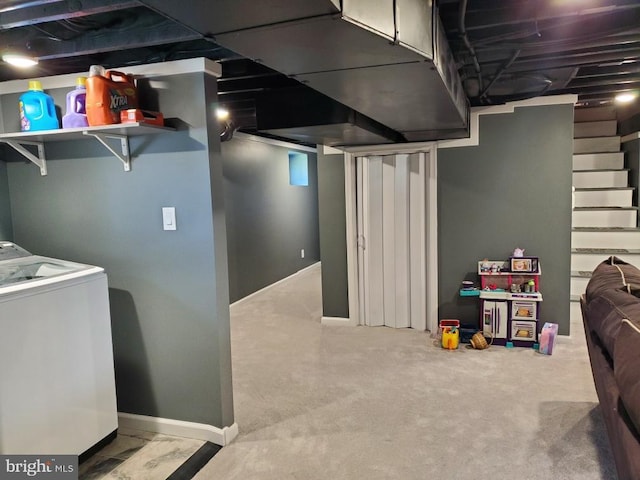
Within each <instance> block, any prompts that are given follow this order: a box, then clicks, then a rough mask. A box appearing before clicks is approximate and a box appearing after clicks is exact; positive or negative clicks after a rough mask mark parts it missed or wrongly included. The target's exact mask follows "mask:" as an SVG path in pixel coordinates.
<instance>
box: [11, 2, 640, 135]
mask: <svg viewBox="0 0 640 480" xmlns="http://www.w3.org/2000/svg"><path fill="white" fill-rule="evenodd" d="M332 1H334V0H332ZM427 1H429V0H425V2H427ZM159 3H160V4H161V3H162V2H158V1H157V0H155V1H144V0H141V1H134V0H130V1H125V0H104V1H98V0H70V1H60V0H24V1H20V0H0V47H4V48H8V47H19V48H28V49H30V50H31V51H32V52H33V53H34V54H35V55H36V56H38V57H39V59H40V63H39V65H38V66H37V67H34V68H33V69H32V70H29V71H19V70H16V69H15V68H13V67H11V66H9V65H6V64H2V63H1V62H0V81H4V80H10V79H17V78H31V77H39V76H48V75H55V74H61V73H72V72H80V71H88V69H89V66H90V65H92V64H101V65H103V66H105V67H107V68H113V67H126V66H127V65H136V64H144V63H153V62H159V61H168V60H178V59H184V58H190V57H207V58H210V59H212V60H218V61H220V62H221V64H222V73H223V74H222V78H221V79H220V80H219V91H220V100H221V103H222V104H224V105H226V106H228V107H229V108H230V110H231V111H232V115H233V117H234V121H235V123H236V125H237V126H238V127H239V128H240V129H242V130H244V131H248V132H252V131H255V129H256V99H257V98H258V97H259V96H263V98H264V96H268V95H270V94H275V95H278V94H279V93H281V92H282V91H284V90H283V89H290V88H292V87H293V88H302V89H304V88H308V87H305V86H304V85H302V84H301V83H300V82H298V81H297V80H296V79H294V78H290V77H288V76H286V75H284V74H281V73H279V72H277V71H275V70H273V69H271V68H268V67H266V66H264V65H262V64H261V63H259V62H256V61H253V60H250V59H247V58H243V57H242V56H240V55H238V54H236V53H234V52H233V51H231V50H229V49H227V48H224V47H222V46H221V45H219V44H218V43H216V38H215V37H214V36H213V35H210V34H207V33H202V29H198V28H195V27H194V26H193V25H190V24H188V23H186V22H178V21H175V20H173V19H172V18H169V16H168V15H166V13H161V12H163V11H164V10H163V9H161V8H158V7H157V5H158V4H159ZM169 3H172V4H174V5H175V4H177V3H174V1H173V0H170V1H169ZM254 3H255V4H256V5H260V4H262V5H267V4H268V3H269V2H266V3H265V2H264V1H262V2H254ZM271 3H273V2H271ZM280 3H283V2H280ZM284 3H286V2H284ZM334 3H336V4H338V5H339V4H340V2H339V1H338V0H335V1H334ZM226 4H227V7H226V8H229V7H228V5H229V2H226ZM289 4H290V5H294V4H295V0H292V1H291V2H289ZM436 4H437V6H438V7H439V12H440V18H441V19H442V23H443V25H444V29H445V32H446V35H447V39H448V42H449V45H450V47H451V50H452V52H453V55H454V58H455V61H456V63H457V65H456V66H457V68H458V72H459V74H460V77H461V79H462V83H463V86H464V91H465V93H466V95H467V97H468V100H469V103H470V104H471V105H472V106H473V105H490V104H499V103H504V102H506V101H513V100H520V99H525V98H531V97H535V96H540V95H557V94H565V93H573V94H578V95H579V101H580V102H581V103H583V104H588V105H600V104H606V103H610V102H611V101H612V99H613V97H614V95H615V94H616V93H618V92H620V91H626V90H639V89H640V0H468V1H465V0H440V1H439V2H436ZM218 6H220V8H222V2H218V1H206V0H187V1H184V2H180V7H181V8H183V9H192V8H193V9H194V11H196V10H197V9H200V10H199V11H206V12H210V15H211V16H216V15H220V16H221V17H222V15H227V16H228V17H229V14H230V12H229V11H221V12H218V11H217V7H218ZM203 9H204V10H203ZM256 9H259V7H258V6H256ZM237 13H242V12H234V14H237ZM236 17H237V18H240V19H241V17H242V16H241V15H236ZM193 18H197V15H194V17H193ZM318 41H319V42H320V41H322V39H318ZM254 60H255V59H254Z"/></svg>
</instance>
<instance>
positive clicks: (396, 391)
mask: <svg viewBox="0 0 640 480" xmlns="http://www.w3.org/2000/svg"><path fill="white" fill-rule="evenodd" d="M542 312H543V317H544V318H546V319H547V320H549V321H552V320H553V315H552V313H551V312H546V311H545V310H544V305H543V306H542ZM231 314H232V338H231V340H232V355H233V379H234V400H235V412H236V422H237V423H238V425H239V426H240V435H239V436H238V438H237V439H236V441H235V442H234V443H232V444H231V445H229V446H227V447H225V448H223V449H222V450H221V451H220V452H219V453H218V454H217V455H216V456H215V457H214V458H213V459H212V460H211V461H210V462H209V463H208V464H207V465H206V466H205V467H204V468H203V469H202V470H201V471H200V472H199V473H198V475H197V476H196V477H195V478H196V479H200V480H204V479H225V480H231V479H238V480H240V479H241V480H247V479H259V480H269V479H274V480H276V479H277V480H284V479H332V480H335V479H368V480H369V479H371V480H377V479H403V480H410V479H461V480H462V479H492V480H497V479H508V480H514V479H518V480H519V479H544V480H548V479H554V480H565V479H576V480H577V479H580V480H589V479H614V478H615V470H614V467H613V463H612V459H611V453H610V450H609V445H608V441H607V439H606V435H605V432H604V425H603V422H602V418H601V414H600V411H599V410H598V403H597V397H596V394H595V390H594V386H593V380H592V377H591V371H590V367H589V360H588V356H587V351H586V346H585V341H584V334H583V332H582V327H581V325H580V323H578V322H574V324H573V325H572V337H571V338H569V337H562V338H561V339H560V341H559V344H558V345H557V346H556V352H555V353H554V354H553V355H552V356H544V355H540V354H538V353H536V352H535V351H534V350H533V349H509V350H508V349H505V348H504V347H492V348H490V349H489V350H484V351H476V350H467V349H464V348H462V349H460V350H457V351H446V350H442V349H441V348H439V347H437V346H434V344H433V339H431V338H430V337H429V335H428V334H427V333H425V332H417V331H414V330H409V329H402V330H394V329H390V328H384V327H376V328H368V327H355V328H354V327H326V326H322V325H321V324H320V316H321V296H320V269H319V267H315V268H313V269H311V270H310V271H309V270H308V271H305V272H303V273H301V274H299V275H297V276H296V277H295V278H294V279H292V280H290V281H287V282H285V283H283V284H280V285H277V286H275V287H273V288H271V289H269V290H267V291H265V292H263V293H260V294H258V295H256V296H254V297H252V298H251V299H249V300H246V301H244V302H242V303H240V304H237V305H235V306H233V307H232V310H231Z"/></svg>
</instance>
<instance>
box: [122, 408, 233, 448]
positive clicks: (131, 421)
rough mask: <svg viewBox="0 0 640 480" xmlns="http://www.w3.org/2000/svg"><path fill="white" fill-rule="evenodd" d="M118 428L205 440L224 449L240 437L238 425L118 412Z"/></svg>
mask: <svg viewBox="0 0 640 480" xmlns="http://www.w3.org/2000/svg"><path fill="white" fill-rule="evenodd" d="M118 427H122V428H129V429H132V430H142V431H145V432H154V433H161V434H164V435H173V436H175V437H185V438H193V439H196V440H204V441H206V442H211V443H215V444H216V445H220V446H222V447H224V446H225V445H229V444H230V443H231V442H232V441H233V440H234V439H235V438H236V437H237V436H238V424H237V423H234V424H233V425H231V426H229V427H223V428H218V427H214V426H213V425H207V424H205V423H196V422H184V421H182V420H172V419H170V418H161V417H149V416H147V415H136V414H133V413H123V412H118Z"/></svg>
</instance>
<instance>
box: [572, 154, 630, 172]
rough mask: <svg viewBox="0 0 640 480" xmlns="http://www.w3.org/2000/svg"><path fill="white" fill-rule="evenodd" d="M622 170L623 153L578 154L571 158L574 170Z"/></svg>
mask: <svg viewBox="0 0 640 480" xmlns="http://www.w3.org/2000/svg"><path fill="white" fill-rule="evenodd" d="M622 168H624V152H610V153H580V154H578V155H574V156H573V169H574V170H602V169H610V170H611V169H613V170H620V169H622Z"/></svg>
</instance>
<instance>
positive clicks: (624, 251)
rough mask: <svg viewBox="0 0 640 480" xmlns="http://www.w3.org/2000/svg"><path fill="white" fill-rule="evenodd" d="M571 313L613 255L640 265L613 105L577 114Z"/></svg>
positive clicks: (639, 236) (575, 315)
mask: <svg viewBox="0 0 640 480" xmlns="http://www.w3.org/2000/svg"><path fill="white" fill-rule="evenodd" d="M574 118H575V119H574V122H575V123H574V140H573V153H574V155H573V186H574V189H575V192H574V202H575V204H574V209H573V215H572V219H573V225H572V231H571V318H572V319H579V318H580V305H579V299H580V295H582V294H583V293H584V291H585V289H586V286H587V283H588V282H589V278H590V277H591V272H592V271H593V269H594V268H595V267H596V266H597V265H598V264H599V263H600V262H602V260H604V259H605V258H607V257H608V256H610V255H616V256H617V257H620V258H622V259H623V260H626V261H627V262H629V263H633V264H635V265H638V266H640V249H639V248H638V247H640V229H639V228H638V207H637V206H634V205H633V190H634V189H633V188H632V187H629V171H628V169H625V168H624V152H621V151H620V137H619V136H617V135H616V133H617V122H616V113H615V110H614V109H613V108H611V107H602V108H589V109H578V110H576V111H575V117H574Z"/></svg>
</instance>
